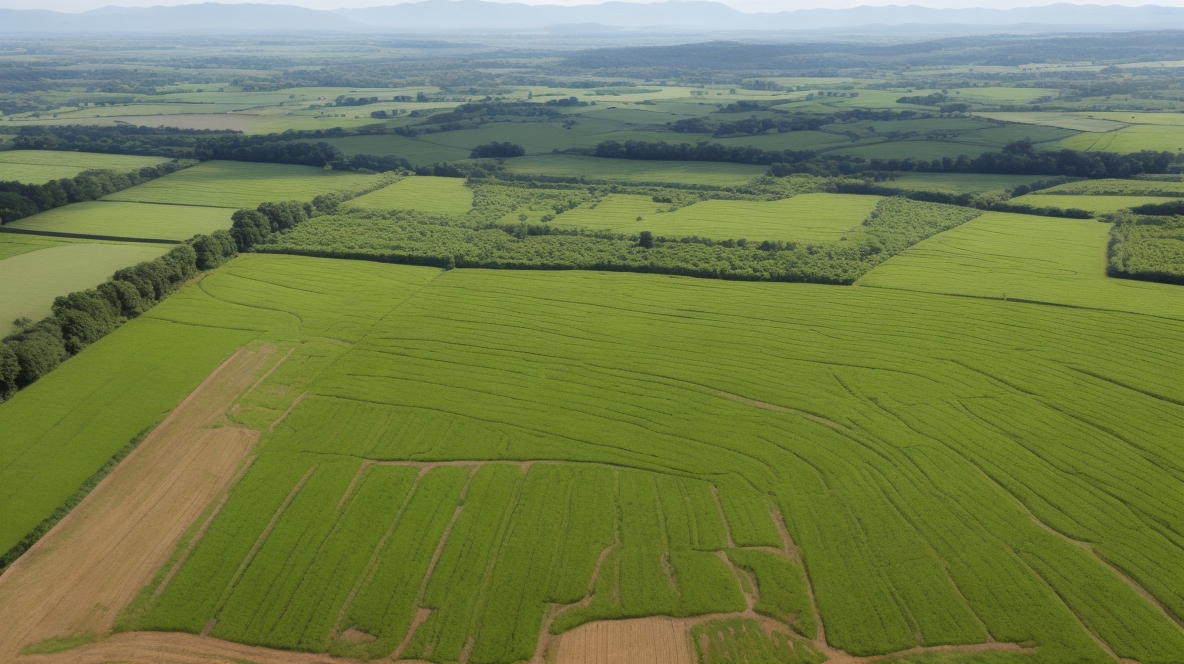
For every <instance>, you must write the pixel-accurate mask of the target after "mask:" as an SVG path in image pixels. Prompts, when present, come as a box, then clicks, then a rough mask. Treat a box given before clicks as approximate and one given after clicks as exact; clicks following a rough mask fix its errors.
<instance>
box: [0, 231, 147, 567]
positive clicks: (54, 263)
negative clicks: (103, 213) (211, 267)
mask: <svg viewBox="0 0 1184 664" xmlns="http://www.w3.org/2000/svg"><path fill="white" fill-rule="evenodd" d="M8 246H11V247H12V249H11V250H9V249H7V248H6V247H8ZM27 247H29V243H28V241H27V239H26V237H24V236H13V235H0V258H3V260H0V283H4V284H8V285H9V287H7V288H4V289H0V336H6V335H7V334H9V333H10V332H11V331H12V321H13V320H15V319H17V318H22V317H25V318H30V319H32V320H34V321H37V320H40V319H42V318H44V317H46V316H48V315H49V313H50V306H51V305H52V304H53V299H54V298H55V297H57V296H59V295H65V294H66V293H70V292H73V291H76V290H82V289H85V288H92V287H94V286H97V285H99V284H100V283H102V282H103V281H104V280H106V279H107V278H108V277H110V276H111V275H112V274H114V273H115V271H116V270H118V269H120V268H123V267H128V266H130V265H135V264H136V263H139V262H141V261H146V260H151V259H153V258H156V257H157V256H160V255H161V254H163V253H164V252H166V251H168V249H169V247H168V246H166V245H159V244H108V243H99V242H63V243H56V244H54V245H51V246H45V247H44V248H38V249H35V250H32V251H28V250H27ZM15 284H20V287H19V288H17V287H13V286H14V285H15ZM0 548H5V547H3V545H2V544H0Z"/></svg>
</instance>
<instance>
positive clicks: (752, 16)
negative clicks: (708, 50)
mask: <svg viewBox="0 0 1184 664" xmlns="http://www.w3.org/2000/svg"><path fill="white" fill-rule="evenodd" d="M577 26H587V28H588V29H590V30H593V29H606V28H607V29H612V30H639V29H644V30H654V31H659V30H664V31H696V32H714V33H722V32H743V31H759V32H771V31H772V32H787V31H836V30H849V29H858V28H863V27H876V26H880V27H892V26H898V27H900V28H904V27H907V26H918V27H919V26H929V27H931V28H936V27H942V26H944V27H952V26H977V27H998V28H999V29H1000V30H1001V31H1003V30H1006V29H1007V28H1009V27H1011V28H1016V27H1019V26H1023V27H1024V28H1025V30H1027V31H1031V30H1032V29H1034V28H1039V27H1044V28H1047V29H1049V30H1057V29H1061V30H1074V31H1080V30H1099V31H1114V30H1138V29H1184V7H1163V6H1158V5H1144V6H1142V7H1124V6H1119V5H1072V4H1055V5H1047V6H1044V7H1028V8H1022V9H932V8H928V7H918V6H895V5H894V6H887V7H855V8H852V9H802V10H796V11H784V12H765V13H746V12H741V11H738V10H736V9H732V8H731V7H728V6H727V5H724V4H722V3H718V2H708V1H704V0H688V1H686V2H654V3H634V2H605V3H602V4H596V5H577V6H572V7H565V6H560V5H525V4H521V3H499V2H484V1H483V0H425V1H424V2H408V3H402V4H395V5H383V6H378V7H367V8H364V9H339V10H335V11H322V10H315V9H305V8H303V7H294V6H290V5H266V4H219V3H204V4H193V5H179V6H175V7H104V8H102V9H95V10H91V11H88V12H83V13H81V14H64V13H59V12H52V11H47V10H37V9H33V10H13V9H0V33H14V32H15V33H26V34H31V33H59V32H139V33H143V32H191V33H210V32H293V31H316V32H401V33H407V32H433V33H440V32H512V31H539V30H559V31H571V30H572V29H574V28H575V27H577Z"/></svg>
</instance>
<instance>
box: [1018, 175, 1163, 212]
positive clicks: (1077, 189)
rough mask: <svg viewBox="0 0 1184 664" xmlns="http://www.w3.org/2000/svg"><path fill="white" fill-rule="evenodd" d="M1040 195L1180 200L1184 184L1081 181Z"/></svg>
mask: <svg viewBox="0 0 1184 664" xmlns="http://www.w3.org/2000/svg"><path fill="white" fill-rule="evenodd" d="M1040 194H1041V195H1054V196H1158V197H1171V198H1180V197H1184V182H1182V181H1179V180H1166V179H1154V180H1153V179H1139V180H1080V181H1077V182H1070V183H1068V184H1062V185H1057V186H1056V187H1050V188H1048V189H1042V190H1041V191H1040ZM1058 207H1059V206H1058Z"/></svg>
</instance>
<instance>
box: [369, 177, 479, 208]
mask: <svg viewBox="0 0 1184 664" xmlns="http://www.w3.org/2000/svg"><path fill="white" fill-rule="evenodd" d="M464 184H465V183H464V181H463V180H460V179H458V178H439V177H409V178H405V179H402V180H400V181H398V182H396V183H395V184H392V185H390V186H388V187H384V188H382V189H379V190H377V191H372V192H370V193H368V194H365V195H364V196H359V197H358V198H355V199H353V200H351V201H349V203H348V206H349V207H356V208H371V209H375V210H418V211H420V212H431V213H439V214H464V213H465V212H468V211H469V209H470V208H472V207H473V192H472V190H470V189H468V188H467V187H465V186H464Z"/></svg>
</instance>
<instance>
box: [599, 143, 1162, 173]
mask: <svg viewBox="0 0 1184 664" xmlns="http://www.w3.org/2000/svg"><path fill="white" fill-rule="evenodd" d="M592 154H593V155H595V156H597V157H604V158H609V159H639V160H665V161H716V162H731V163H737V164H757V165H767V166H770V167H771V168H770V170H769V174H770V175H773V176H777V177H784V176H787V175H792V174H795V173H815V174H836V175H837V174H848V175H849V174H854V173H860V172H864V171H905V172H921V173H982V174H995V175H1044V176H1065V177H1083V178H1123V177H1129V176H1132V175H1139V174H1142V173H1166V172H1167V170H1168V167H1169V166H1171V165H1172V163H1173V161H1175V160H1176V159H1177V155H1175V154H1173V153H1171V152H1155V151H1151V150H1144V151H1143V152H1137V153H1134V154H1125V155H1123V154H1113V153H1109V152H1080V151H1078V150H1057V151H1043V152H1042V151H1037V150H1036V149H1035V147H1034V145H1033V144H1032V141H1031V140H1028V139H1024V140H1022V141H1014V142H1012V143H1009V144H1008V145H1007V146H1006V147H1004V148H1003V149H1002V150H1000V151H998V152H984V153H982V154H980V155H979V156H977V157H973V158H971V157H968V156H966V155H962V156H959V157H957V158H952V157H945V158H942V159H934V160H932V161H924V160H921V161H918V160H914V159H911V158H909V159H864V158H863V157H852V156H849V155H829V154H828V155H819V154H817V153H815V152H813V151H810V150H800V151H798V150H762V149H759V148H753V147H733V146H727V145H721V144H719V143H698V144H695V145H691V144H688V143H679V144H671V143H666V142H665V141H658V142H647V141H625V142H624V143H620V142H618V141H604V142H602V143H600V144H599V145H597V146H596V148H595V150H593V151H592Z"/></svg>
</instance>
